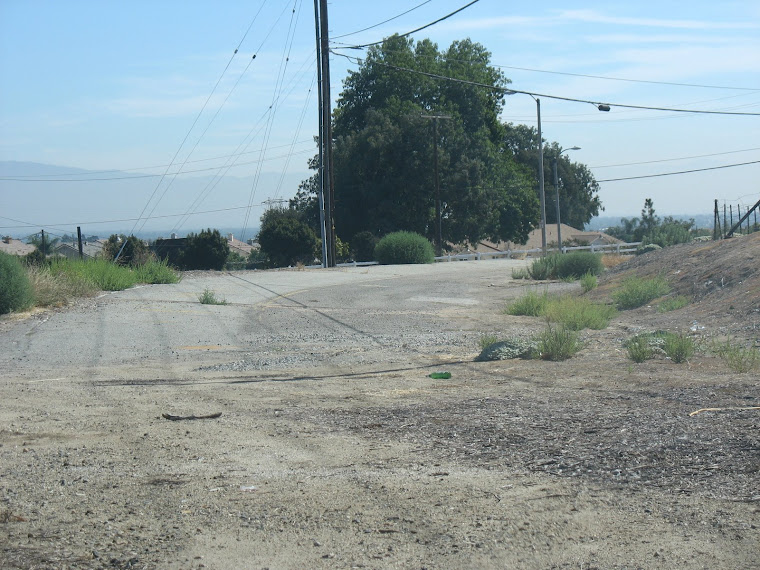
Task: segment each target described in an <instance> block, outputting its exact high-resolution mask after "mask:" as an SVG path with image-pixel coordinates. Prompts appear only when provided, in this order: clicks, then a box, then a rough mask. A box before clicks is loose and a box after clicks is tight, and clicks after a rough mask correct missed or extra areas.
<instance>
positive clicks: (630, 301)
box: [612, 277, 670, 310]
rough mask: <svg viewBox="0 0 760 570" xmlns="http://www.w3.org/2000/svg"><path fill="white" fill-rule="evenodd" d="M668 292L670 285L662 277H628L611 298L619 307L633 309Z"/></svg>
mask: <svg viewBox="0 0 760 570" xmlns="http://www.w3.org/2000/svg"><path fill="white" fill-rule="evenodd" d="M668 293H670V285H668V282H667V281H665V279H664V278H662V277H654V278H652V279H643V278H641V277H630V278H628V279H626V280H625V281H623V285H622V288H621V289H619V290H617V291H615V292H613V293H612V299H613V300H614V301H615V303H616V304H617V306H618V308H619V309H624V310H625V309H635V308H637V307H641V306H642V305H646V304H647V303H649V302H650V301H652V300H654V299H657V298H658V297H662V296H663V295H667V294H668Z"/></svg>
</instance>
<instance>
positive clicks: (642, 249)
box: [636, 243, 662, 255]
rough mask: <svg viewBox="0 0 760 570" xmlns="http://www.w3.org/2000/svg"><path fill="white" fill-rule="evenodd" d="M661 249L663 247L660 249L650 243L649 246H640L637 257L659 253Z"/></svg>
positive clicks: (637, 249)
mask: <svg viewBox="0 0 760 570" xmlns="http://www.w3.org/2000/svg"><path fill="white" fill-rule="evenodd" d="M660 249H662V247H660V246H659V245H657V244H656V243H648V244H645V245H640V246H639V247H637V248H636V255H643V254H645V253H649V252H652V251H658V250H660Z"/></svg>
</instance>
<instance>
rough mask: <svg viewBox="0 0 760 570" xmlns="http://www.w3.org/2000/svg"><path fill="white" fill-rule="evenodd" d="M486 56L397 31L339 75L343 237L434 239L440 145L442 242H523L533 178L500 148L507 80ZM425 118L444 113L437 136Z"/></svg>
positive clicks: (531, 211) (337, 155)
mask: <svg viewBox="0 0 760 570" xmlns="http://www.w3.org/2000/svg"><path fill="white" fill-rule="evenodd" d="M489 62H490V53H489V52H488V51H487V50H486V49H485V48H484V47H483V46H481V45H479V44H477V43H474V42H472V41H470V40H463V41H457V42H454V43H453V44H451V46H450V47H449V48H448V49H447V50H445V51H439V50H438V47H437V45H436V44H434V43H432V42H431V41H430V40H422V41H420V42H416V43H415V42H414V40H412V39H409V38H401V37H399V36H393V37H390V38H388V39H386V40H385V41H384V42H383V44H382V45H379V46H373V47H371V48H369V50H368V53H367V57H366V59H365V60H363V62H362V63H361V64H360V65H359V68H358V69H357V70H356V71H354V72H350V73H349V74H348V77H347V78H346V79H345V80H344V85H343V87H344V88H343V91H342V92H341V94H340V97H339V99H338V104H337V107H336V109H335V113H334V130H333V134H334V151H333V152H334V164H335V171H334V174H335V226H336V231H337V233H338V235H339V236H343V237H344V238H347V239H349V241H350V239H351V238H352V237H353V236H354V235H355V234H356V233H358V232H362V231H370V232H372V233H373V234H375V235H378V236H379V235H384V234H387V233H390V232H393V231H398V230H405V231H413V232H417V233H419V234H422V235H425V236H426V237H428V238H429V239H431V240H432V239H434V238H435V234H436V231H437V230H436V228H437V226H436V207H435V199H436V192H435V183H434V170H433V157H434V145H436V144H437V146H438V161H439V179H440V192H441V200H442V226H443V237H444V240H445V241H449V242H453V243H462V242H477V241H478V240H481V239H485V238H488V239H492V240H515V241H524V240H525V239H526V237H527V234H528V232H529V231H530V230H531V229H532V227H533V226H534V224H535V222H536V221H537V219H538V199H537V194H536V192H535V183H534V181H533V180H532V173H531V172H530V171H529V170H528V169H526V168H525V167H523V166H522V165H520V164H519V163H518V162H517V161H516V160H515V159H514V157H513V156H512V155H511V154H510V153H505V152H503V150H504V145H503V140H504V136H505V132H506V131H505V128H504V125H502V124H501V123H500V121H499V114H500V112H501V109H502V106H503V99H504V97H503V88H504V86H505V85H507V84H508V82H509V81H508V80H507V79H506V78H505V77H504V76H503V74H502V73H501V72H500V71H499V70H498V69H496V68H494V67H493V66H491V65H490V63H489ZM405 70H415V71H418V72H423V73H429V74H434V75H440V76H447V77H454V78H457V79H460V80H463V81H466V82H470V83H462V82H456V81H446V80H442V79H439V78H436V77H431V76H428V75H421V74H419V73H412V72H409V71H405ZM473 83H478V84H485V85H488V86H490V87H491V88H483V87H480V86H477V85H474V84H473ZM424 115H444V116H446V117H448V118H447V119H440V120H439V121H438V138H437V140H435V141H434V140H433V125H432V121H431V120H430V119H429V118H425V117H424ZM301 203H302V204H303V203H304V202H303V201H301Z"/></svg>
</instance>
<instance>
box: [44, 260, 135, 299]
mask: <svg viewBox="0 0 760 570" xmlns="http://www.w3.org/2000/svg"><path fill="white" fill-rule="evenodd" d="M50 271H51V272H52V273H53V274H55V275H57V274H61V273H63V274H65V275H67V276H68V277H69V278H71V279H72V280H84V281H90V282H92V283H93V284H94V285H95V286H96V287H97V288H98V289H100V290H101V291H122V290H124V289H129V288H130V287H133V286H134V285H136V284H137V276H136V274H135V272H134V271H133V270H132V269H130V268H129V267H126V266H121V265H117V264H115V263H113V262H111V261H109V260H107V259H88V260H82V259H61V260H57V261H55V262H54V263H53V264H52V265H51V267H50Z"/></svg>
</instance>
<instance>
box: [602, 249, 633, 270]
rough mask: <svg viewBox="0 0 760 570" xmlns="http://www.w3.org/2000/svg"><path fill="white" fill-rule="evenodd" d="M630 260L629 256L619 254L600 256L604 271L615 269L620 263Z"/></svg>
mask: <svg viewBox="0 0 760 570" xmlns="http://www.w3.org/2000/svg"><path fill="white" fill-rule="evenodd" d="M629 259H631V256H630V255H621V254H619V253H605V254H604V255H602V265H604V268H605V269H610V268H612V267H617V266H618V265H620V264H621V263H625V262H626V261H628V260H629Z"/></svg>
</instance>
